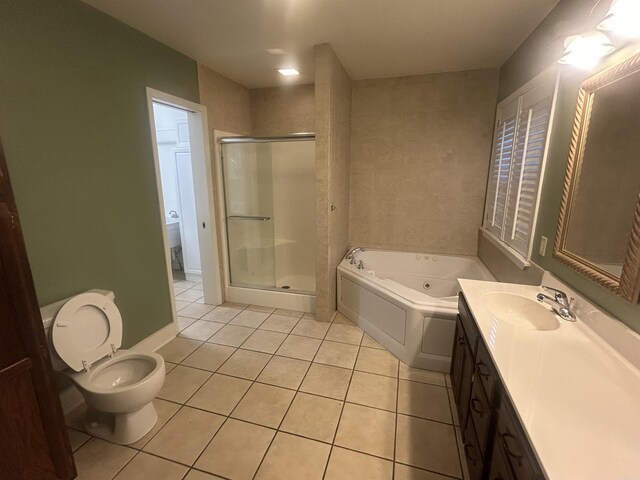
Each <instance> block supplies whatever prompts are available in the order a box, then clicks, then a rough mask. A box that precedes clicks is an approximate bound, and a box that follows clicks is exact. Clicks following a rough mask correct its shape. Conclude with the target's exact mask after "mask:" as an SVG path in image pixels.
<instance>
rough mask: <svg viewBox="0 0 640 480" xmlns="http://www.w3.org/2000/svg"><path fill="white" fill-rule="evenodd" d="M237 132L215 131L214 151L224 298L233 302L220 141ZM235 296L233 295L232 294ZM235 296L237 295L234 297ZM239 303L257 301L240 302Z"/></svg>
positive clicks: (233, 135)
mask: <svg viewBox="0 0 640 480" xmlns="http://www.w3.org/2000/svg"><path fill="white" fill-rule="evenodd" d="M240 136H241V135H238V134H237V133H230V132H223V131H221V130H214V131H213V143H214V145H213V151H214V154H215V162H214V165H213V168H214V169H215V172H216V180H217V184H216V193H217V197H218V198H217V200H218V202H217V204H218V218H219V219H220V224H219V225H218V227H219V228H220V239H221V240H222V242H221V243H222V245H220V247H221V250H220V258H221V260H222V281H223V282H224V283H223V286H224V299H225V300H226V301H229V302H232V301H233V300H231V298H230V297H229V285H230V283H231V281H230V279H229V242H228V239H227V222H226V218H227V211H226V207H225V201H224V175H223V173H224V172H223V171H222V146H221V145H220V143H219V141H218V140H219V139H220V138H222V137H240ZM232 296H233V295H232ZM234 298H235V297H234ZM239 303H254V304H255V303H257V302H239Z"/></svg>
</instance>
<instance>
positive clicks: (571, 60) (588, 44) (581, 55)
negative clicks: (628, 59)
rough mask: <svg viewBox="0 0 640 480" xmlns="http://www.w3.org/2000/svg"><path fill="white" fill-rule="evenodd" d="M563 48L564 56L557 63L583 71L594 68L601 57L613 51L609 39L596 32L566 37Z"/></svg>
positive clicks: (613, 48)
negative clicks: (573, 66)
mask: <svg viewBox="0 0 640 480" xmlns="http://www.w3.org/2000/svg"><path fill="white" fill-rule="evenodd" d="M564 46H565V50H564V55H562V57H560V60H558V62H559V63H563V64H570V65H575V66H576V67H578V68H582V69H584V70H588V69H590V68H593V67H595V66H596V65H597V63H598V61H599V60H600V59H601V58H602V57H605V56H607V55H609V54H610V53H611V52H613V51H614V50H615V47H614V46H613V44H612V43H611V41H610V40H609V37H607V36H606V35H605V34H604V33H601V32H596V31H593V32H589V33H585V34H582V35H572V36H570V37H567V39H566V40H565V41H564Z"/></svg>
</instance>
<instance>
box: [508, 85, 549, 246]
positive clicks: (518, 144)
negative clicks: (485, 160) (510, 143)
mask: <svg viewBox="0 0 640 480" xmlns="http://www.w3.org/2000/svg"><path fill="white" fill-rule="evenodd" d="M550 90H551V91H550ZM552 93H553V90H552V89H550V88H549V86H548V85H547V84H546V83H543V84H541V85H538V86H537V87H536V88H533V89H532V90H530V91H528V92H527V93H525V94H524V95H523V96H522V101H521V107H520V113H519V115H518V122H517V130H516V141H515V148H514V153H513V160H512V163H511V174H510V178H509V187H508V192H507V205H506V214H505V225H504V232H503V240H504V241H505V242H506V243H507V245H509V246H511V247H512V248H513V249H514V250H516V251H517V252H518V253H520V254H521V255H522V256H523V257H525V258H526V257H528V256H529V244H530V240H531V237H532V235H533V232H532V227H533V221H534V218H535V209H536V204H537V201H538V190H539V185H540V176H541V172H542V161H543V159H544V152H545V146H546V140H547V133H548V128H549V118H550V116H551V105H552Z"/></svg>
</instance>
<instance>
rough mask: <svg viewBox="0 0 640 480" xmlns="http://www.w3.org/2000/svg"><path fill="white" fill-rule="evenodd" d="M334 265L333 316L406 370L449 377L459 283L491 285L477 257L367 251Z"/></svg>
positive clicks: (487, 274) (491, 276)
mask: <svg viewBox="0 0 640 480" xmlns="http://www.w3.org/2000/svg"><path fill="white" fill-rule="evenodd" d="M356 259H357V263H359V262H360V261H361V260H362V261H363V262H364V269H361V270H360V269H358V268H357V265H351V264H350V263H349V261H348V260H347V259H346V258H343V259H342V261H341V262H340V264H339V265H338V271H337V276H338V278H337V284H338V311H339V312H340V313H342V314H343V315H345V316H346V317H347V318H349V319H350V320H351V321H353V322H354V323H356V324H357V325H358V326H359V327H360V328H362V329H363V330H364V331H365V332H367V333H368V334H369V335H370V336H371V337H373V338H374V339H375V340H376V341H378V343H380V344H381V345H383V346H384V347H385V348H387V349H388V350H389V351H390V352H391V353H393V354H394V355H395V356H396V357H398V358H399V359H400V360H402V361H403V362H404V363H406V364H407V365H409V366H411V367H417V368H424V369H427V370H434V371H438V372H446V373H448V372H449V367H450V365H451V352H452V349H453V337H454V331H455V320H456V315H457V313H458V298H457V295H458V292H459V284H458V279H459V278H468V279H475V280H490V281H495V279H494V277H493V275H491V273H490V272H489V270H487V268H486V267H485V266H484V265H483V264H482V262H481V261H480V260H479V259H478V258H476V257H468V256H457V255H432V254H425V253H406V252H389V251H382V250H367V251H365V252H358V253H356Z"/></svg>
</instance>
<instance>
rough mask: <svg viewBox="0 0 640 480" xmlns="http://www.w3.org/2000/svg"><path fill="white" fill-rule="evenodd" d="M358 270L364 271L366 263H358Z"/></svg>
mask: <svg viewBox="0 0 640 480" xmlns="http://www.w3.org/2000/svg"><path fill="white" fill-rule="evenodd" d="M358 270H364V262H363V261H362V260H360V261H359V262H358Z"/></svg>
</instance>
